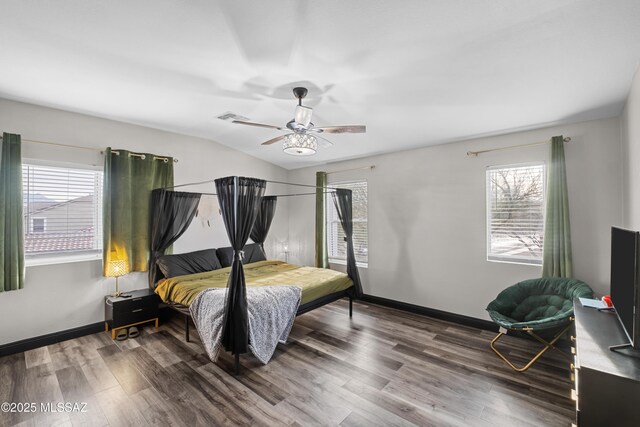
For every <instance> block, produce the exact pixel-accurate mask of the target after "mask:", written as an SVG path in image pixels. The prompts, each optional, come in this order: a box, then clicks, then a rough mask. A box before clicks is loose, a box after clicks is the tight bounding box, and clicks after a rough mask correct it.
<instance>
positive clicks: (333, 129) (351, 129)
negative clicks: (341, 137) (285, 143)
mask: <svg viewBox="0 0 640 427" xmlns="http://www.w3.org/2000/svg"><path fill="white" fill-rule="evenodd" d="M309 131H310V132H317V133H365V132H366V131H367V127H366V126H364V125H348V126H324V127H319V128H311V129H309Z"/></svg>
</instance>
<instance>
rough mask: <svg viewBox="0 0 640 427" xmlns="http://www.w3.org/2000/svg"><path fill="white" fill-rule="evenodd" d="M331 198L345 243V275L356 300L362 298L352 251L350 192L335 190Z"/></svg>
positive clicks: (341, 189) (340, 189)
mask: <svg viewBox="0 0 640 427" xmlns="http://www.w3.org/2000/svg"><path fill="white" fill-rule="evenodd" d="M332 196H333V203H334V204H335V206H336V211H337V212H338V217H339V218H340V222H341V223H342V229H343V230H344V234H345V240H346V241H347V275H348V276H349V277H350V278H351V280H352V281H353V287H354V289H355V296H356V298H360V297H362V283H361V282H360V274H359V273H358V267H357V265H356V254H355V251H354V250H353V211H352V207H351V206H352V204H351V200H352V196H351V190H347V189H345V188H337V189H336V191H335V192H334V193H332Z"/></svg>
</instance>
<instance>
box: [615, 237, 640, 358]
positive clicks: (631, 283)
mask: <svg viewBox="0 0 640 427" xmlns="http://www.w3.org/2000/svg"><path fill="white" fill-rule="evenodd" d="M638 234H639V233H638V232H635V231H629V230H623V229H621V228H616V227H612V228H611V301H612V302H613V306H614V307H615V310H616V313H617V314H618V318H619V319H620V323H621V324H622V327H623V328H624V330H625V332H626V334H627V336H628V338H629V342H630V343H631V345H632V346H633V347H636V348H637V346H639V345H640V342H638V341H640V340H638V339H635V341H636V342H634V338H637V336H638V334H639V333H640V331H639V330H638V318H636V313H635V310H636V305H637V298H638V294H637V292H638V291H637V288H638Z"/></svg>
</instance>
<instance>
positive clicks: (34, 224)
mask: <svg viewBox="0 0 640 427" xmlns="http://www.w3.org/2000/svg"><path fill="white" fill-rule="evenodd" d="M46 224H47V219H46V218H31V232H32V233H44V230H45V227H46V226H47V225H46Z"/></svg>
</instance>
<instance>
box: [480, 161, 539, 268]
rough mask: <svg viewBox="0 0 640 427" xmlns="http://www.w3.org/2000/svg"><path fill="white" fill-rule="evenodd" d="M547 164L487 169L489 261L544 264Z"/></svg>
mask: <svg viewBox="0 0 640 427" xmlns="http://www.w3.org/2000/svg"><path fill="white" fill-rule="evenodd" d="M544 174H545V171H544V164H542V163H540V164H532V165H526V166H504V167H495V168H490V169H488V170H487V259H488V260H490V261H505V262H519V263H526V264H542V239H543V236H544V202H545V200H544V199H545V179H544V178H545V175H544Z"/></svg>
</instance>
